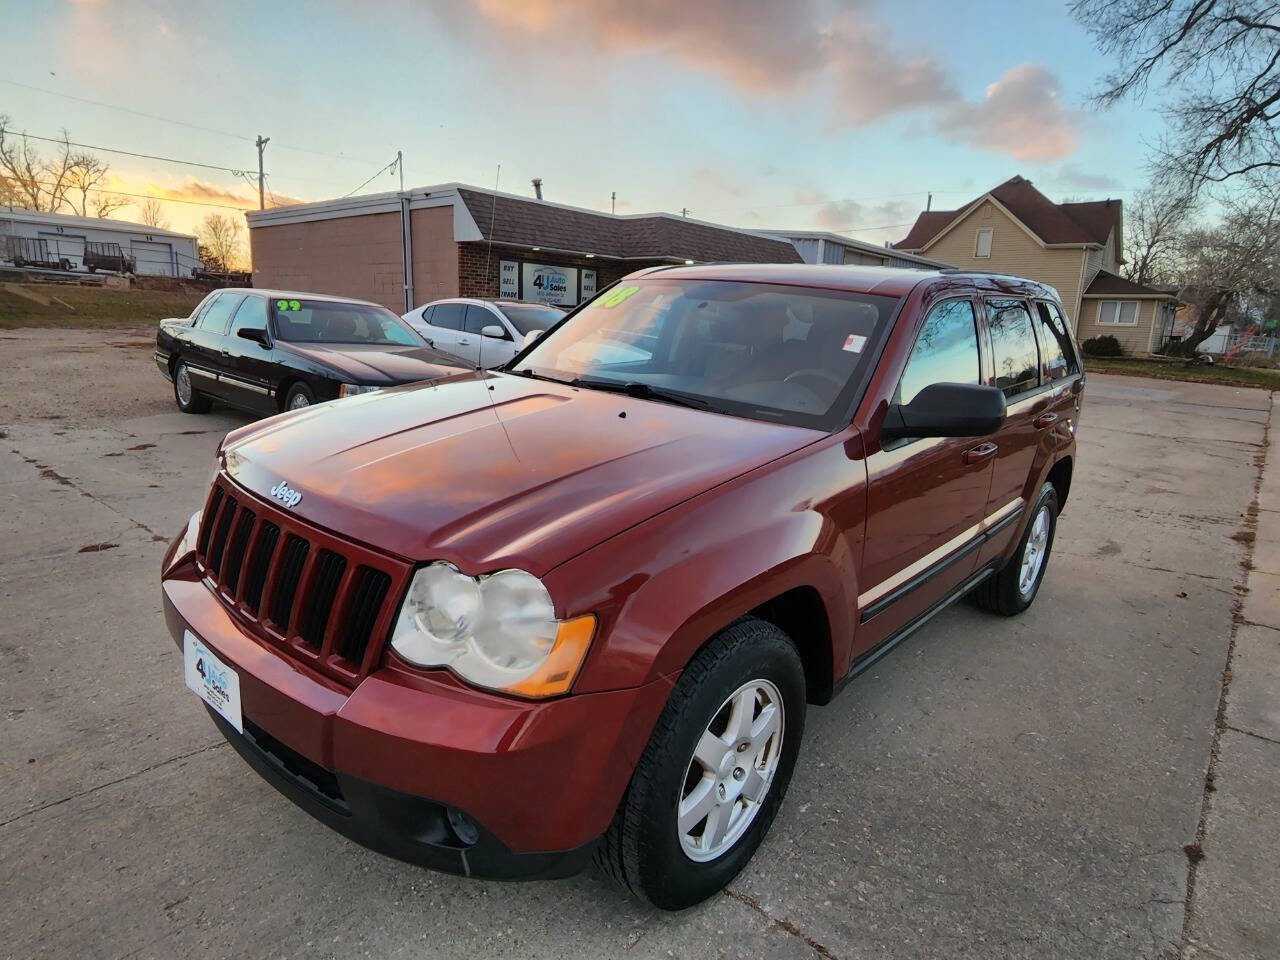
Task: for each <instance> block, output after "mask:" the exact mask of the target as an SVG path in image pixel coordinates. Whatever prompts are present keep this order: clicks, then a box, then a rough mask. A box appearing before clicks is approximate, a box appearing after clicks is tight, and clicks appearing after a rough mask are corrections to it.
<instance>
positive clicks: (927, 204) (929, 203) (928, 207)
mask: <svg viewBox="0 0 1280 960" xmlns="http://www.w3.org/2000/svg"><path fill="white" fill-rule="evenodd" d="M932 209H933V191H932V190H930V191H929V197H928V199H927V200H925V202H924V212H925V213H928V212H929V211H930V210H932Z"/></svg>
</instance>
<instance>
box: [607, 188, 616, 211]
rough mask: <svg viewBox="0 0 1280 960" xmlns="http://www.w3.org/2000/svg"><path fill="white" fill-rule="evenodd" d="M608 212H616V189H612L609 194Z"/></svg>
mask: <svg viewBox="0 0 1280 960" xmlns="http://www.w3.org/2000/svg"><path fill="white" fill-rule="evenodd" d="M609 212H610V213H617V212H618V191H617V190H614V191H613V192H612V193H610V194H609Z"/></svg>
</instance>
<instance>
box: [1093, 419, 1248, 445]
mask: <svg viewBox="0 0 1280 960" xmlns="http://www.w3.org/2000/svg"><path fill="white" fill-rule="evenodd" d="M1250 422H1251V423H1256V422H1257V421H1250ZM1268 422H1269V420H1268ZM1089 429H1090V430H1102V431H1106V432H1110V433H1125V434H1128V435H1129V436H1131V437H1148V438H1149V439H1151V440H1159V441H1160V442H1162V443H1170V442H1172V443H1230V444H1232V445H1234V446H1238V447H1262V446H1265V445H1266V443H1265V441H1264V442H1263V443H1254V442H1253V441H1252V440H1228V439H1226V438H1225V437H1170V436H1168V435H1167V434H1161V433H1144V432H1143V431H1141V430H1124V429H1121V428H1120V427H1108V426H1106V425H1104V424H1100V423H1090V424H1089ZM1264 429H1265V424H1264Z"/></svg>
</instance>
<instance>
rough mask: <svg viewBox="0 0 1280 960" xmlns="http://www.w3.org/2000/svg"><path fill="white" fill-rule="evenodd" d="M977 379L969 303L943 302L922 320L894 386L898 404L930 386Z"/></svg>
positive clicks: (978, 371)
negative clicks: (912, 347)
mask: <svg viewBox="0 0 1280 960" xmlns="http://www.w3.org/2000/svg"><path fill="white" fill-rule="evenodd" d="M980 376H981V365H980V364H979V361H978V328H977V324H976V323H975V318H974V313H973V302H972V301H971V300H946V301H944V302H942V303H940V304H938V305H937V306H935V307H934V308H933V309H932V310H930V311H929V315H928V316H927V317H925V321H924V326H923V327H921V328H920V336H919V337H918V338H917V339H916V345H915V348H914V349H913V350H912V351H911V358H910V359H909V360H908V361H907V369H906V370H904V371H903V373H902V382H901V383H900V384H899V385H898V402H899V403H910V402H911V401H912V400H913V399H915V395H916V394H917V393H919V392H920V390H921V389H922V388H924V387H927V386H929V384H931V383H977V382H978V381H979V378H980Z"/></svg>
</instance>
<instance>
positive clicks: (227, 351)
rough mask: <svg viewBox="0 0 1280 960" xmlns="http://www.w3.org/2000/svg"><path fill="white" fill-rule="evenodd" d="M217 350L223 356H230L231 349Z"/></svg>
mask: <svg viewBox="0 0 1280 960" xmlns="http://www.w3.org/2000/svg"><path fill="white" fill-rule="evenodd" d="M218 352H219V353H220V354H222V355H223V356H224V357H229V356H231V351H230V350H219V351H218Z"/></svg>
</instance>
